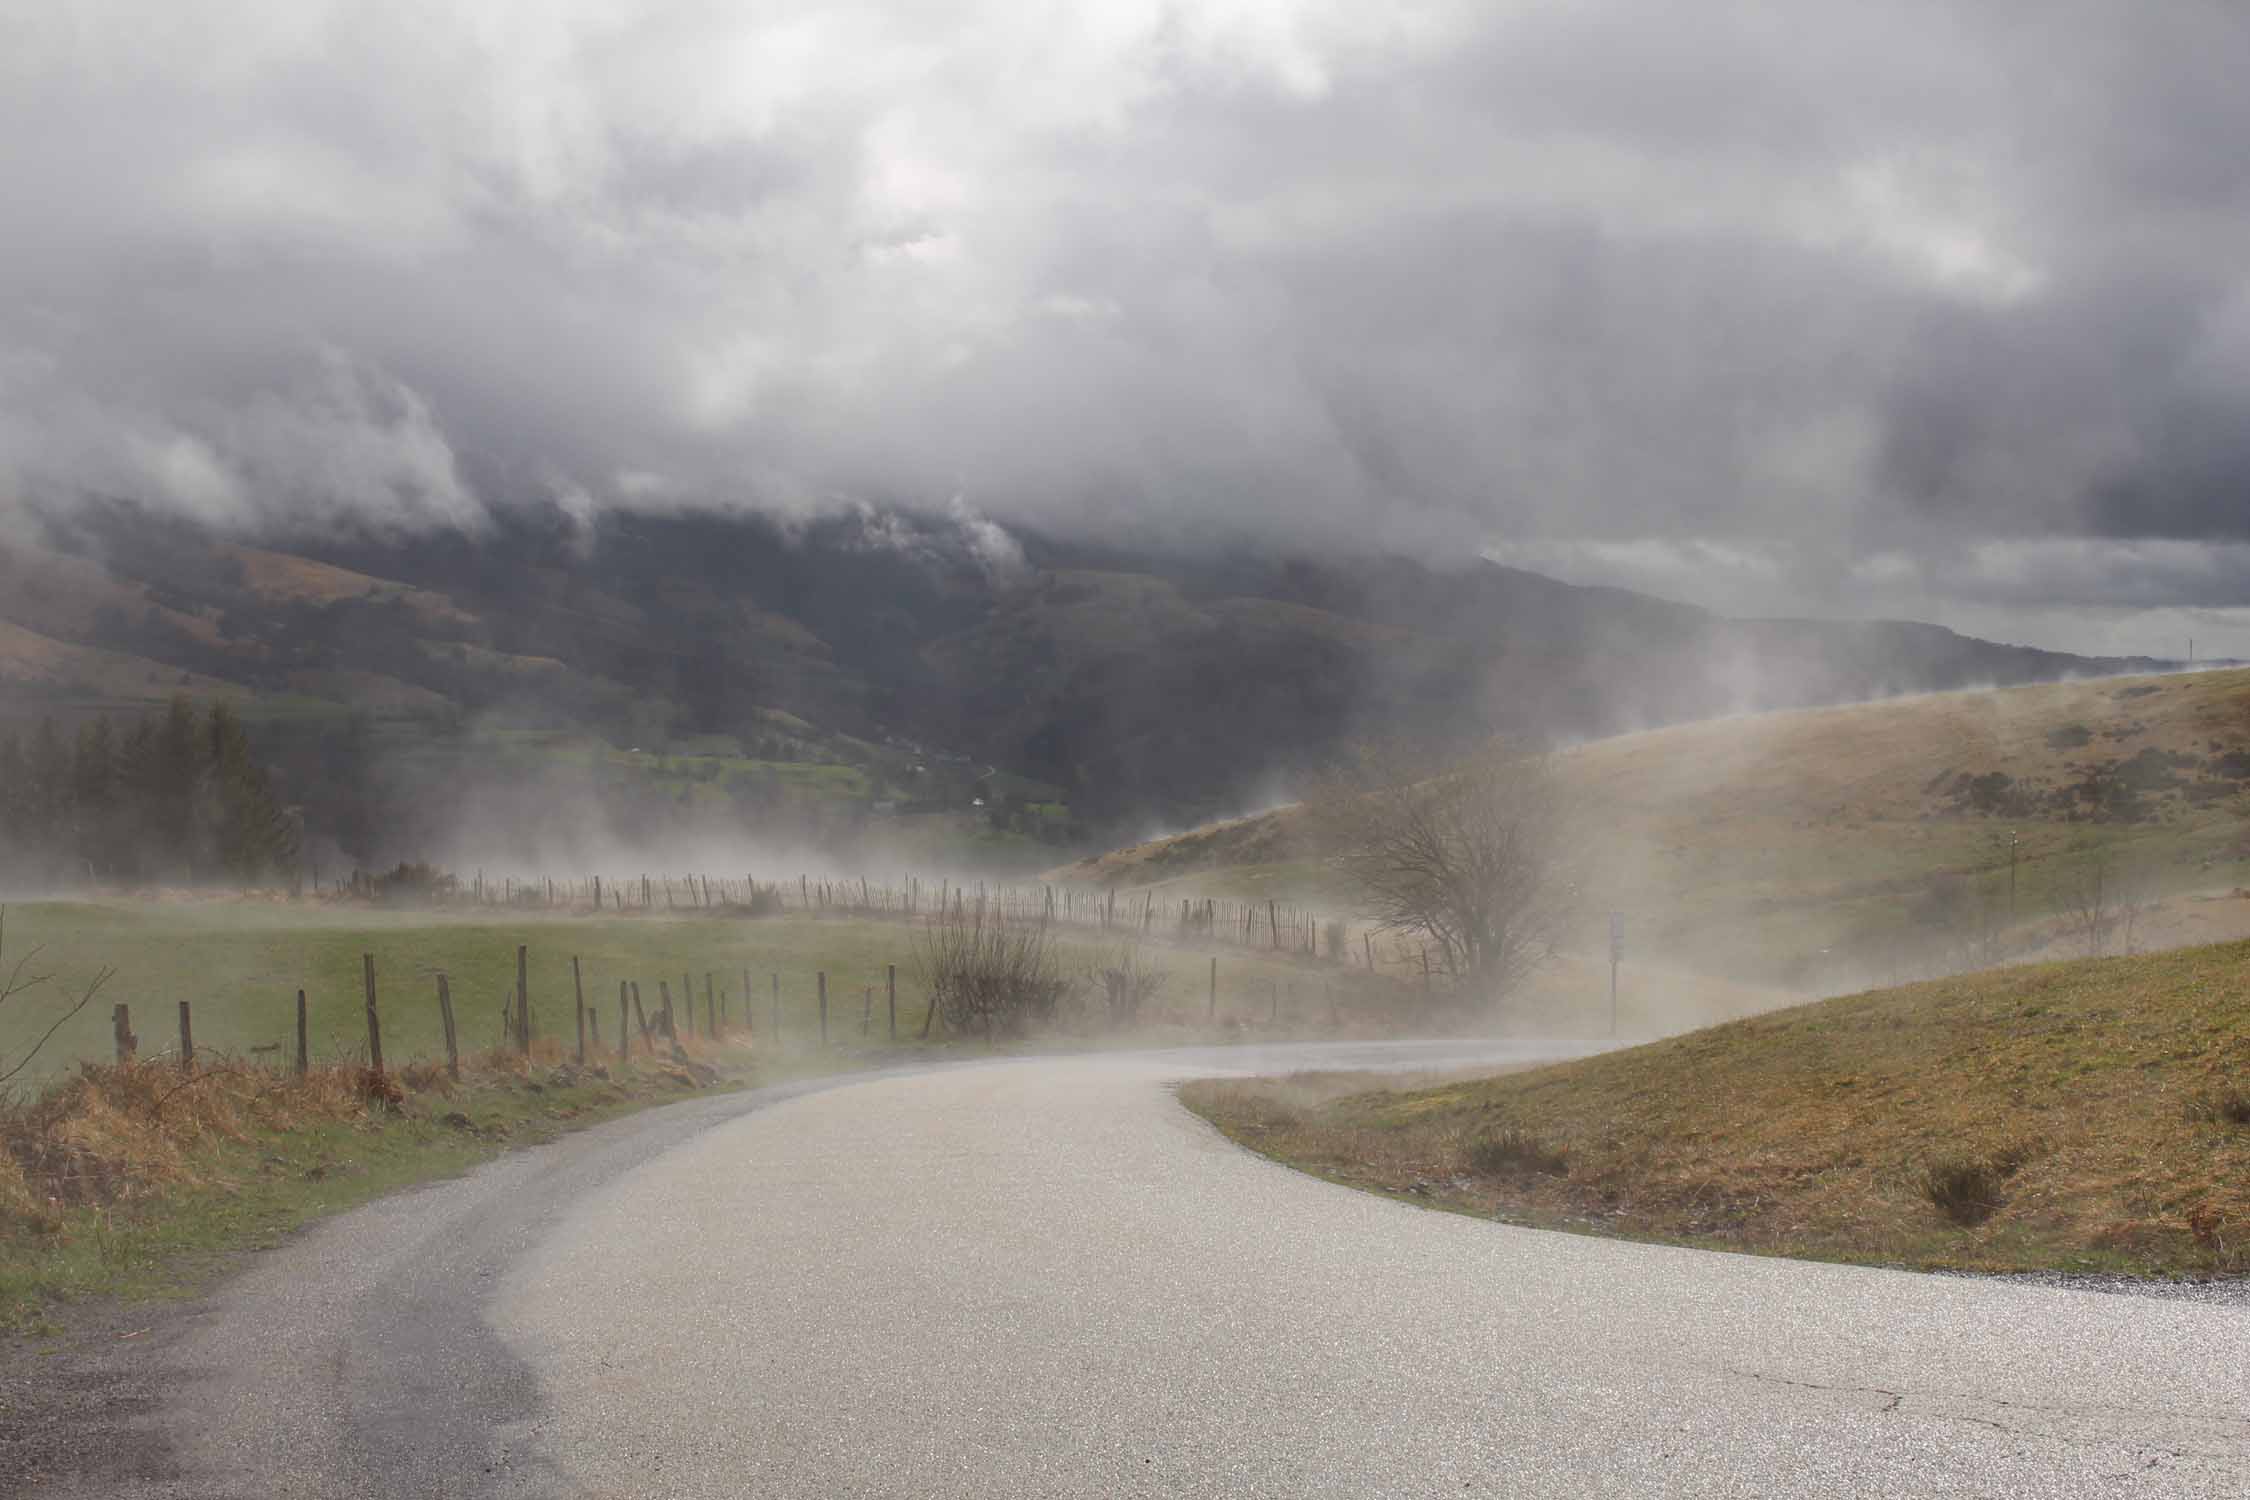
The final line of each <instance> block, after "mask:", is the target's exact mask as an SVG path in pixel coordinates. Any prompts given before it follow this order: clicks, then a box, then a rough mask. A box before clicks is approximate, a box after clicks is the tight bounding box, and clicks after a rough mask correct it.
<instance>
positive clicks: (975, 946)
mask: <svg viewBox="0 0 2250 1500" xmlns="http://www.w3.org/2000/svg"><path fill="white" fill-rule="evenodd" d="M914 957H915V961H916V966H917V967H918V968H919V969H920V971H921V979H922V983H923V986H924V987H925V988H926V989H927V990H928V991H929V994H930V997H931V998H932V999H933V1000H934V1001H936V1003H937V1013H938V1014H939V1015H940V1016H942V1017H944V1018H945V1024H946V1025H947V1026H948V1027H950V1028H951V1029H953V1030H954V1031H957V1032H967V1031H970V1030H972V1029H977V1030H982V1031H983V1032H984V1033H985V1034H986V1035H987V1036H991V1035H996V1034H999V1033H1011V1034H1012V1033H1015V1032H1020V1031H1022V1030H1023V1029H1025V1028H1026V1027H1027V1026H1030V1025H1033V1024H1037V1023H1041V1022H1046V1021H1050V1020H1053V1019H1054V1015H1055V1010H1056V1007H1057V1006H1059V1005H1060V1004H1061V1003H1062V1001H1063V999H1064V997H1065V996H1066V995H1068V994H1069V992H1070V980H1069V979H1068V978H1067V977H1066V976H1065V975H1064V974H1063V972H1062V960H1061V954H1060V952H1059V950H1058V949H1057V948H1056V947H1055V944H1054V941H1053V934H1052V932H1051V931H1050V930H1049V928H1048V925H1047V923H1046V922H1044V921H1022V920H1017V921H1010V920H1008V919H1007V918H1005V917H1003V916H1002V915H1001V914H1000V913H999V912H998V911H997V910H995V911H993V912H992V913H990V914H989V915H988V914H987V913H986V911H985V908H984V906H983V904H982V903H981V902H980V903H979V904H978V905H977V907H976V908H975V910H973V911H968V912H962V911H959V910H955V911H951V912H944V913H941V914H939V915H937V916H934V917H932V918H930V920H929V921H928V922H926V923H924V924H923V926H922V928H921V931H920V932H919V933H918V934H917V935H916V938H915V944H914Z"/></svg>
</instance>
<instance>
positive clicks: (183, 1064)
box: [180, 1000, 195, 1073]
mask: <svg viewBox="0 0 2250 1500" xmlns="http://www.w3.org/2000/svg"><path fill="white" fill-rule="evenodd" d="M180 1071H181V1072H183V1073H192V1072H194V1071H195V1028H194V1027H193V1026H191V1025H190V1024H189V1023H188V1003H187V1002H186V1001H185V1000H182V1001H181V1002H180Z"/></svg>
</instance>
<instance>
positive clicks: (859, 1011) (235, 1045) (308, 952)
mask: <svg viewBox="0 0 2250 1500" xmlns="http://www.w3.org/2000/svg"><path fill="white" fill-rule="evenodd" d="M916 933H917V929H916V928H915V927H914V926H913V925H911V924H909V923H906V922H897V921H870V920H853V919H829V918H806V917H770V918H757V919H746V918H740V917H688V916H678V917H672V916H664V917H657V916H648V917H641V916H631V917H572V916H568V915H561V914H548V913H533V912H509V913H505V914H494V913H491V912H480V913H473V914H462V915H459V916H455V915H450V914H444V913H436V912H430V911H385V910H378V909H374V908H369V907H364V906H322V905H313V904H309V903H306V904H290V903H283V902H260V901H247V900H242V901H237V900H211V901H181V902H104V903H86V902H47V903H37V904H32V905H23V906H16V907H12V908H10V909H9V911H8V913H7V953H6V955H5V956H6V958H7V961H9V962H13V960H14V957H15V956H16V955H20V954H22V953H25V952H27V951H28V950H30V949H31V948H33V947H35V946H36V947H38V948H39V949H40V953H39V956H38V958H37V959H36V960H34V963H33V972H51V973H52V974H53V975H54V976H55V978H54V982H53V984H52V985H50V986H49V987H48V988H47V989H46V990H43V991H39V992H34V993H33V994H32V995H30V996H26V997H24V998H22V999H19V1000H18V1001H17V1002H15V1003H13V1004H11V1005H10V1006H9V1007H8V1008H7V1010H6V1011H5V1012H0V1058H12V1057H19V1056H21V1055H22V1054H23V1052H24V1050H25V1049H26V1048H28V1047H29V1046H30V1045H31V1043H32V1042H33V1041H35V1040H36V1039H37V1036H38V1034H39V1032H40V1031H41V1030H43V1029H44V1027H45V1024H46V1018H47V1017H50V1016H51V1015H52V1014H53V1007H54V1001H55V998H56V997H58V996H60V995H62V994H66V993H68V994H75V993H76V992H77V991H78V990H79V989H81V988H82V987H83V985H84V984H85V983H86V982H87V981H88V980H90V979H91V978H92V976H93V975H94V974H95V973H96V972H97V971H98V970H99V969H101V968H102V967H104V966H108V967H110V968H113V969H115V971H116V976H115V978H113V979H112V980H111V981H110V983H109V985H108V986H107V987H106V988H105V989H104V990H103V992H102V994H101V995H100V997H99V999H98V1000H97V1001H96V1003H95V1004H93V1005H91V1006H89V1007H87V1009H86V1010H85V1011H84V1012H83V1013H82V1014H80V1015H79V1016H78V1017H77V1018H76V1019H75V1020H74V1021H72V1022H71V1023H69V1024H68V1025H66V1026H65V1027H64V1028H63V1030H61V1031H60V1032H58V1033H57V1034H56V1036H55V1038H54V1040H53V1041H51V1042H49V1043H48V1044H47V1049H46V1050H45V1051H44V1052H43V1053H42V1054H41V1055H40V1057H39V1060H38V1062H37V1063H36V1064H35V1065H34V1068H33V1070H32V1071H31V1072H30V1073H27V1075H26V1077H27V1079H31V1080H36V1079H38V1078H45V1077H52V1076H54V1075H56V1074H57V1073H60V1072H63V1071H67V1070H68V1068H69V1067H70V1066H71V1065H72V1064H73V1063H75V1062H77V1061H79V1060H81V1059H106V1058H108V1057H109V1056H110V1055H111V1051H112V1047H111V1040H110V1024H111V1023H110V1006H111V1005H112V1004H114V1003H117V1002H120V1001H122V1002H124V1003H126V1004H128V1005H130V1006H131V1007H132V1018H133V1025H134V1029H135V1030H136V1031H137V1032H138V1033H139V1035H140V1038H141V1049H142V1053H143V1055H144V1056H148V1055H154V1054H156V1053H158V1052H160V1051H162V1050H164V1049H166V1048H169V1047H172V1046H174V1045H175V1044H176V1037H177V1008H178V1002H179V1001H182V1000H185V1001H187V1002H189V1004H190V1008H191V1012H192V1015H193V1017H194V1028H195V1042H196V1046H197V1048H198V1049H199V1050H212V1051H220V1052H234V1053H243V1054H250V1051H251V1049H252V1048H255V1047H260V1046H271V1045H273V1044H277V1043H280V1044H286V1045H287V1046H288V1047H290V1048H291V1049H293V1048H294V1038H295V1027H296V1020H295V1017H296V992H297V990H298V989H299V988H302V989H304V990H305V992H306V995H307V1000H308V1005H309V1007H310V1011H311V1026H310V1031H311V1037H312V1049H313V1052H314V1053H315V1055H316V1056H318V1057H325V1058H334V1059H343V1058H351V1057H357V1056H359V1055H360V1053H361V1050H362V1049H363V1047H364V1042H365V1025H364V1008H363V1005H362V1001H361V988H362V982H361V966H360V956H361V955H362V954H363V953H371V954H373V955H374V958H375V971H376V980H377V988H378V995H379V1000H380V1009H381V1014H382V1018H383V1038H384V1042H383V1050H384V1056H385V1059H386V1061H388V1062H391V1063H393V1064H396V1063H399V1062H403V1061H405V1060H407V1059H409V1058H412V1057H415V1056H423V1057H430V1056H436V1055H438V1054H439V1053H440V1051H441V1049H442V1046H443V1032H442V1029H441V1025H440V1022H439V1018H438V1008H437V999H436V994H437V991H436V976H437V975H438V974H439V973H440V972H443V973H444V974H445V975H446V976H447V978H448V982H449V984H450V986H451V989H452V993H453V1000H454V1007H455V1014H456V1017H457V1020H458V1025H459V1030H460V1033H461V1041H462V1044H463V1045H464V1046H477V1047H482V1046H488V1045H491V1044H493V1043H495V1042H497V1041H498V1040H499V1039H500V1024H501V1023H500V1010H501V1005H502V1003H503V1001H504V999H505V998H506V996H507V995H508V994H509V992H510V991H511V990H512V988H513V986H514V984H515V952H516V947H517V945H518V944H521V945H523V946H524V947H525V948H526V949H527V950H528V954H527V966H528V973H529V980H530V991H531V1000H532V1016H533V1024H534V1027H535V1029H536V1030H538V1031H540V1032H541V1033H543V1034H546V1035H550V1036H555V1035H564V1034H566V1033H569V1032H570V1031H571V1028H572V1024H573V1022H572V1018H573V1013H574V1002H573V993H574V992H573V989H572V960H573V958H575V959H576V960H577V961H578V972H579V974H580V976H581V977H582V981H583V984H584V988H585V994H586V999H587V1003H588V1005H589V1007H591V1009H592V1011H593V1014H594V1016H595V1017H596V1020H597V1022H598V1034H599V1037H600V1039H601V1040H602V1041H603V1042H604V1043H605V1044H609V1045H614V1043H615V1039H616V1024H617V986H618V982H619V981H620V980H632V981H637V982H638V983H639V985H640V987H641V999H642V1004H643V1005H644V1006H645V1007H648V1008H652V1009H653V1008H654V1007H655V1006H656V1004H657V1003H658V993H659V992H658V986H659V984H660V983H661V984H665V985H669V986H670V987H671V989H672V991H673V992H674V994H675V995H677V993H678V991H679V989H680V987H681V984H682V982H683V976H686V977H687V978H688V979H690V980H692V982H693V984H694V986H695V989H696V994H697V1006H698V1009H697V1017H698V1023H699V1024H700V1022H701V1018H702V1016H703V1014H704V1010H703V1002H702V995H703V985H704V976H705V975H706V974H709V975H711V976H712V978H713V983H714V985H715V987H716V988H718V989H720V990H723V991H724V992H725V995H726V999H727V1004H728V1007H729V1014H730V1015H732V1016H733V1017H735V1018H736V1019H737V1020H739V1019H740V1017H741V1014H742V1011H741V1003H742V992H743V986H744V980H745V973H746V971H747V977H748V983H749V987H750V990H751V992H752V997H753V999H754V1001H755V1004H756V1011H755V1015H754V1018H753V1019H754V1022H755V1025H756V1026H757V1028H758V1029H759V1031H760V1032H761V1033H764V1032H768V1031H769V1030H770V1027H771V1025H772V1021H773V1014H774V996H775V993H776V982H777V981H778V987H779V988H778V993H779V995H780V1009H781V1022H780V1039H781V1042H782V1044H783V1046H785V1047H787V1046H793V1045H804V1044H808V1043H811V1042H813V1041H814V1040H816V1039H817V1037H818V1035H819V1000H818V995H819V988H818V976H819V975H820V974H822V973H825V974H826V975H827V977H828V997H829V1037H830V1041H831V1043H832V1044H833V1045H835V1046H836V1047H839V1048H842V1049H845V1050H847V1051H849V1050H856V1049H862V1048H872V1047H877V1046H887V1045H888V1044H889V1043H888V1031H889V1026H888V1014H887V1009H886V1004H885V986H886V970H887V967H888V966H889V965H893V964H895V965H896V966H897V967H898V999H899V1026H900V1031H901V1033H902V1036H903V1037H906V1038H912V1037H914V1036H916V1035H918V1034H919V1032H920V1030H921V1026H922V1022H923V1018H924V1013H925V1010H926V1007H927V1004H928V1001H927V996H926V993H925V991H924V990H923V987H922V984H921V982H920V979H919V977H918V975H917V970H916V961H915V952H916V942H917V936H916ZM1116 947H1117V944H1115V943H1108V944H1105V943H1104V942H1102V941H1101V940H1100V937H1099V934H1098V933H1094V932H1090V931H1089V932H1080V931H1076V930H1072V931H1069V932H1068V934H1067V936H1066V937H1065V938H1064V940H1063V941H1062V943H1061V949H1062V957H1063V963H1064V966H1065V967H1066V969H1071V970H1076V969H1080V968H1084V967H1087V966H1090V965H1091V964H1092V963H1093V962H1094V961H1095V960H1096V959H1097V958H1098V957H1100V956H1102V955H1103V954H1105V953H1109V952H1114V951H1115V949H1116ZM1143 951H1144V956H1145V957H1146V958H1147V959H1149V960H1150V961H1151V962H1152V963H1154V964H1155V965H1157V966H1159V967H1161V968H1164V969H1165V970H1167V971H1168V972H1169V973H1170V975H1171V976H1172V977H1171V979H1170V981H1169V982H1168V984H1167V986H1166V988H1165V991H1164V993H1163V995H1162V996H1161V997H1160V1000H1159V1002H1158V1005H1157V1007H1156V1009H1157V1011H1158V1012H1160V1013H1162V1014H1161V1015H1159V1016H1158V1017H1156V1018H1153V1019H1154V1020H1155V1021H1157V1022H1161V1021H1162V1020H1163V1019H1164V1018H1165V1017H1166V1016H1169V1017H1170V1018H1171V1019H1173V1020H1175V1021H1176V1022H1177V1023H1178V1024H1180V1025H1182V1026H1187V1027H1200V1026H1201V1025H1202V1022H1203V1018H1204V1009H1205V1005H1206V990H1207V987H1208V984H1209V974H1208V964H1209V959H1210V956H1212V955H1214V954H1215V955H1216V956H1217V957H1218V959H1219V1013H1220V1017H1221V1019H1222V1021H1224V1020H1227V1019H1229V1018H1233V1019H1241V1018H1257V1019H1259V1020H1261V1021H1263V1020H1265V1019H1266V1018H1269V1017H1272V1016H1273V1014H1274V1005H1273V999H1274V993H1275V990H1276V988H1279V989H1280V991H1281V993H1282V994H1283V995H1284V997H1288V996H1290V995H1292V994H1295V993H1298V992H1302V994H1303V995H1304V996H1305V997H1307V998H1306V1001H1305V1007H1306V1010H1305V1015H1304V1017H1303V1019H1305V1020H1306V1022H1307V1024H1311V1022H1312V1021H1314V1020H1317V1019H1319V1016H1318V1013H1317V1007H1314V1006H1313V1005H1312V1002H1311V1000H1310V996H1311V995H1312V994H1313V993H1314V990H1315V988H1316V987H1317V986H1319V985H1320V984H1322V983H1324V982H1326V981H1328V980H1329V979H1331V978H1333V977H1335V971H1334V970H1332V969H1330V968H1328V967H1327V966H1323V965H1314V964H1310V963H1307V962H1303V961H1299V960H1292V959H1283V958H1275V957H1272V956H1270V955H1261V954H1258V953H1255V952H1251V951H1246V950H1243V949H1241V948H1231V947H1220V948H1214V949H1210V950H1203V949H1195V948H1175V947H1172V946H1169V945H1166V944H1155V943H1152V944H1149V945H1147V946H1146V947H1145V948H1144V950H1143ZM870 990H872V991H873V1004H874V1017H873V1023H872V1026H871V1028H870V1030H869V1032H868V1034H866V1035H864V1036H863V1035H862V1034H861V1029H860V1028H861V1020H862V1016H863V1014H864V1007H865V1004H866V995H867V992H868V991H870ZM1285 1011H1286V1006H1285ZM1297 1019H1298V1017H1295V1016H1292V1015H1289V1014H1284V1015H1283V1017H1282V1020H1283V1021H1284V1022H1285V1023H1291V1024H1293V1023H1294V1022H1295V1021H1296V1020H1297ZM4 1066H6V1064H4V1063H0V1067H4Z"/></svg>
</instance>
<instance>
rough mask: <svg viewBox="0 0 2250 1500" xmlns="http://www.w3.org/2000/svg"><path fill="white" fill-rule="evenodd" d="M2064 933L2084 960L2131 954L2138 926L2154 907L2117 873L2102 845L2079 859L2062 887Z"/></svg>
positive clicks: (2115, 863)
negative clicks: (2085, 957)
mask: <svg viewBox="0 0 2250 1500" xmlns="http://www.w3.org/2000/svg"><path fill="white" fill-rule="evenodd" d="M2062 903H2063V930H2064V931H2065V932H2066V933H2068V934H2069V935H2070V937H2071V938H2072V939H2073V940H2074V941H2076V942H2077V944H2078V946H2079V948H2080V949H2081V951H2083V952H2084V953H2085V955H2086V956H2087V957H2088V958H2102V957H2105V956H2106V955H2108V954H2110V953H2127V954H2130V953H2133V952H2135V951H2136V947H2137V945H2136V941H2135V939H2136V936H2137V929H2138V927H2139V925H2140V920H2141V918H2142V917H2143V916H2145V915H2146V914H2147V913H2148V912H2149V911H2150V910H2151V909H2152V908H2153V907H2154V906H2155V905H2156V903H2155V902H2154V901H2153V900H2151V899H2149V898H2148V897H2147V896H2146V894H2145V893H2144V892H2143V891H2142V889H2141V888H2140V885H2139V883H2138V882H2136V881H2134V880H2132V879H2131V878H2129V877H2128V876H2126V875H2125V873H2124V872H2123V871H2121V870H2120V869H2119V867H2118V861H2117V856H2116V853H2115V851H2114V850H2112V849H2111V848H2110V846H2109V845H2107V844H2095V845H2093V846H2091V847H2090V848H2088V849H2087V850H2086V851H2085V853H2084V854H2082V855H2081V856H2080V857H2079V860H2078V863H2077V865H2076V867H2075V868H2074V869H2073V870H2072V872H2071V873H2070V875H2069V876H2068V877H2067V878H2066V879H2065V881H2064V883H2063V892H2062Z"/></svg>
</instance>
